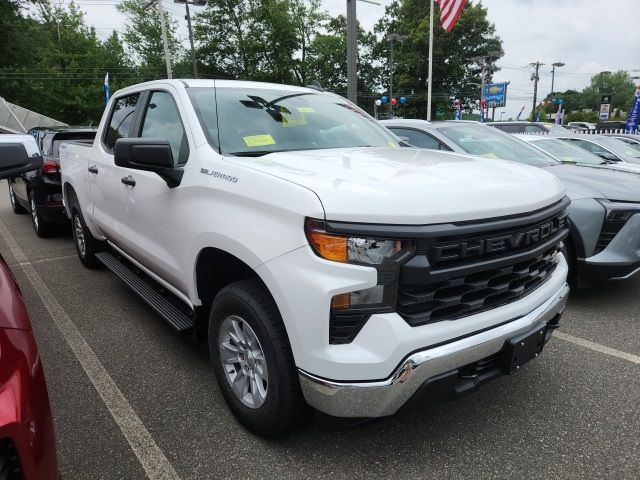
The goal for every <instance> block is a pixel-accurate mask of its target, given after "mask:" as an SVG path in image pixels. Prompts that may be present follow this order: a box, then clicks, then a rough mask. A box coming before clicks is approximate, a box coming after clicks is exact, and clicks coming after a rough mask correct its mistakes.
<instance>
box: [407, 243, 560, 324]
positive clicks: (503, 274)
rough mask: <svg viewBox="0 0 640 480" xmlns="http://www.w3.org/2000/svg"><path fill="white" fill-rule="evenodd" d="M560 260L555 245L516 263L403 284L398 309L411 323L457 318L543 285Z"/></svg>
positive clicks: (507, 300)
mask: <svg viewBox="0 0 640 480" xmlns="http://www.w3.org/2000/svg"><path fill="white" fill-rule="evenodd" d="M557 264H558V257H557V249H556V248H555V247H553V248H551V249H549V250H547V251H546V252H544V253H543V254H540V255H538V256H535V257H532V258H529V259H527V260H523V261H521V262H519V263H516V264H513V265H506V266H504V267H500V268H493V269H488V270H483V271H480V272H476V273H471V274H468V275H463V276H459V277H454V278H450V279H448V280H446V281H441V282H437V283H432V284H429V285H426V286H421V287H417V286H409V285H401V286H400V290H399V292H398V302H397V309H398V313H399V314H400V315H401V316H402V317H403V318H404V319H405V321H406V322H407V323H409V324H410V325H412V326H416V325H423V324H426V323H432V322H439V321H443V320H454V319H457V318H460V317H465V316H468V315H472V314H476V313H479V312H482V311H484V310H489V309H492V308H496V307H499V306H501V305H504V304H507V303H510V302H513V301H516V300H518V299H520V298H522V297H524V296H525V295H528V294H529V293H530V292H532V291H533V290H535V289H536V288H538V287H539V286H540V285H542V284H543V283H544V282H545V281H546V280H547V279H548V278H549V277H550V276H551V274H552V273H553V271H554V270H555V269H556V266H557Z"/></svg>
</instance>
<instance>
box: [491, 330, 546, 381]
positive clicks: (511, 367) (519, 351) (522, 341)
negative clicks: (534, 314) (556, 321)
mask: <svg viewBox="0 0 640 480" xmlns="http://www.w3.org/2000/svg"><path fill="white" fill-rule="evenodd" d="M546 330H547V325H546V324H544V323H542V324H540V325H538V326H537V327H536V328H534V329H533V330H529V331H528V332H526V333H523V334H522V335H519V336H517V337H515V338H512V339H511V340H507V342H506V343H505V345H504V347H503V352H502V359H501V362H500V363H501V368H502V371H503V372H504V373H507V374H509V375H510V374H513V373H515V372H517V371H518V370H520V368H521V367H522V366H523V365H524V364H525V363H527V362H528V361H530V360H532V359H534V358H536V357H537V356H538V355H540V353H542V349H543V348H544V339H545V333H546Z"/></svg>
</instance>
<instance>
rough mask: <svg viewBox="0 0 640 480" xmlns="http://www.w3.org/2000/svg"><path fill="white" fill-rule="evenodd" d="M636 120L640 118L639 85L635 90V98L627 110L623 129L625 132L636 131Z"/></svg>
mask: <svg viewBox="0 0 640 480" xmlns="http://www.w3.org/2000/svg"><path fill="white" fill-rule="evenodd" d="M638 120H640V86H639V87H638V89H637V90H636V99H635V101H634V102H633V107H631V111H630V112H629V117H628V118H627V124H626V125H625V129H624V131H625V132H627V133H636V132H637V131H638Z"/></svg>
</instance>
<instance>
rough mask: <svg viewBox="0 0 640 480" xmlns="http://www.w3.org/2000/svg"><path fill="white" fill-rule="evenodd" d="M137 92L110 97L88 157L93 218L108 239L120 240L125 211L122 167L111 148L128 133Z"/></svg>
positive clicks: (126, 136) (134, 109) (130, 129)
mask: <svg viewBox="0 0 640 480" xmlns="http://www.w3.org/2000/svg"><path fill="white" fill-rule="evenodd" d="M139 97H140V93H139V92H138V93H133V94H128V95H123V96H120V97H118V98H116V99H114V100H113V103H112V104H111V111H110V113H109V120H108V122H107V123H106V124H105V127H104V130H103V132H102V138H101V141H100V142H96V143H95V144H94V148H93V149H92V150H91V157H90V158H89V167H88V172H87V175H88V178H89V189H90V190H91V196H92V198H93V220H94V222H95V223H96V225H97V226H98V227H99V228H100V229H101V230H102V231H103V232H104V233H105V235H106V236H107V237H108V238H109V240H111V241H113V242H115V243H116V244H117V243H120V241H121V240H120V239H121V236H122V224H123V216H124V211H123V208H122V195H123V193H124V192H123V187H124V185H123V184H122V182H121V178H122V176H123V174H122V168H121V167H118V166H116V164H115V163H114V159H113V149H114V147H115V144H116V140H118V139H119V138H128V137H130V136H131V133H132V129H133V125H134V118H135V114H136V107H137V106H138V99H139Z"/></svg>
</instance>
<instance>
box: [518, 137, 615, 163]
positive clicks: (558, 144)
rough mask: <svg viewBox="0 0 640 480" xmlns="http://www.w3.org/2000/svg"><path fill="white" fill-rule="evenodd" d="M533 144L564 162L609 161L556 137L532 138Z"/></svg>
mask: <svg viewBox="0 0 640 480" xmlns="http://www.w3.org/2000/svg"><path fill="white" fill-rule="evenodd" d="M530 143H532V144H533V145H535V146H536V147H538V148H539V149H540V150H544V151H545V152H547V153H548V154H549V155H553V156H554V157H555V158H556V159H558V160H560V161H562V162H576V163H585V164H589V165H602V164H605V163H607V162H603V161H602V158H600V157H599V156H597V155H594V154H593V153H590V152H587V151H586V150H583V149H582V148H580V147H576V146H575V145H571V144H570V143H567V142H563V141H562V140H558V139H556V138H548V139H544V140H531V142H530Z"/></svg>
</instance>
